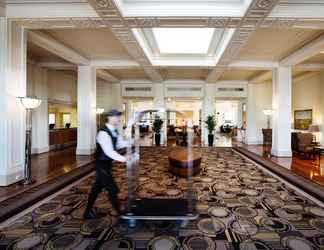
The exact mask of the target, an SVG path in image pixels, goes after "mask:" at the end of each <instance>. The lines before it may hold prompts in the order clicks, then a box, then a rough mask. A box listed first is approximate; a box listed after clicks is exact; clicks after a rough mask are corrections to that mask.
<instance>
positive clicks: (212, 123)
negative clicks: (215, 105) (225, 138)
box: [205, 115, 216, 134]
mask: <svg viewBox="0 0 324 250" xmlns="http://www.w3.org/2000/svg"><path fill="white" fill-rule="evenodd" d="M205 124H206V128H207V130H208V134H212V133H213V132H214V130H215V127H216V120H215V116H214V115H208V116H207V119H206V120H205Z"/></svg>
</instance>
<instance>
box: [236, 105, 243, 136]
mask: <svg viewBox="0 0 324 250" xmlns="http://www.w3.org/2000/svg"><path fill="white" fill-rule="evenodd" d="M242 123H243V101H239V102H238V104H237V128H238V129H239V128H241V127H242ZM236 139H237V140H239V141H242V134H241V133H240V132H239V130H238V132H237V137H236Z"/></svg>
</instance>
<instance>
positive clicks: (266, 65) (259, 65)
mask: <svg viewBox="0 0 324 250" xmlns="http://www.w3.org/2000/svg"><path fill="white" fill-rule="evenodd" d="M278 66H279V62H278V61H272V60H269V61H265V60H235V61H232V62H231V63H230V64H229V65H228V67H229V68H242V69H250V70H272V69H273V68H277V67H278Z"/></svg>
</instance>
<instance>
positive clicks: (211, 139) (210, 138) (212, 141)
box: [208, 134, 214, 147]
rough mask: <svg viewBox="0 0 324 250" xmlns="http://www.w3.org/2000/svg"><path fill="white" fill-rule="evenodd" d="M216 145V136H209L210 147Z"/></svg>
mask: <svg viewBox="0 0 324 250" xmlns="http://www.w3.org/2000/svg"><path fill="white" fill-rule="evenodd" d="M213 145H214V135H213V134H209V135H208V146H209V147H212V146H213Z"/></svg>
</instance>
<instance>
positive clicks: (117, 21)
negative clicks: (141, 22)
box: [89, 0, 163, 82]
mask: <svg viewBox="0 0 324 250" xmlns="http://www.w3.org/2000/svg"><path fill="white" fill-rule="evenodd" d="M89 3H90V5H91V6H92V7H93V8H94V9H95V11H96V12H97V13H98V15H99V16H100V17H102V18H104V19H105V20H108V21H109V25H110V28H111V30H112V31H113V33H114V34H115V36H116V37H117V38H118V39H119V41H120V42H121V43H122V44H123V45H124V46H125V48H126V49H127V51H128V53H129V54H130V55H131V57H133V58H134V59H135V60H137V61H138V63H139V64H140V65H141V66H142V67H143V69H144V71H145V73H146V74H147V75H148V76H149V77H150V79H152V80H153V81H156V82H160V81H162V80H163V78H162V76H161V75H160V73H159V71H158V70H155V69H154V68H153V66H152V64H151V62H150V60H149V59H148V58H147V56H146V55H145V53H144V51H143V50H142V48H141V47H140V45H139V44H138V42H137V40H136V38H135V36H134V34H133V32H132V30H131V27H129V25H128V24H127V22H126V21H125V20H124V18H123V16H122V15H121V13H120V12H119V10H118V8H117V6H116V4H115V2H114V1H113V0H89Z"/></svg>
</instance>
